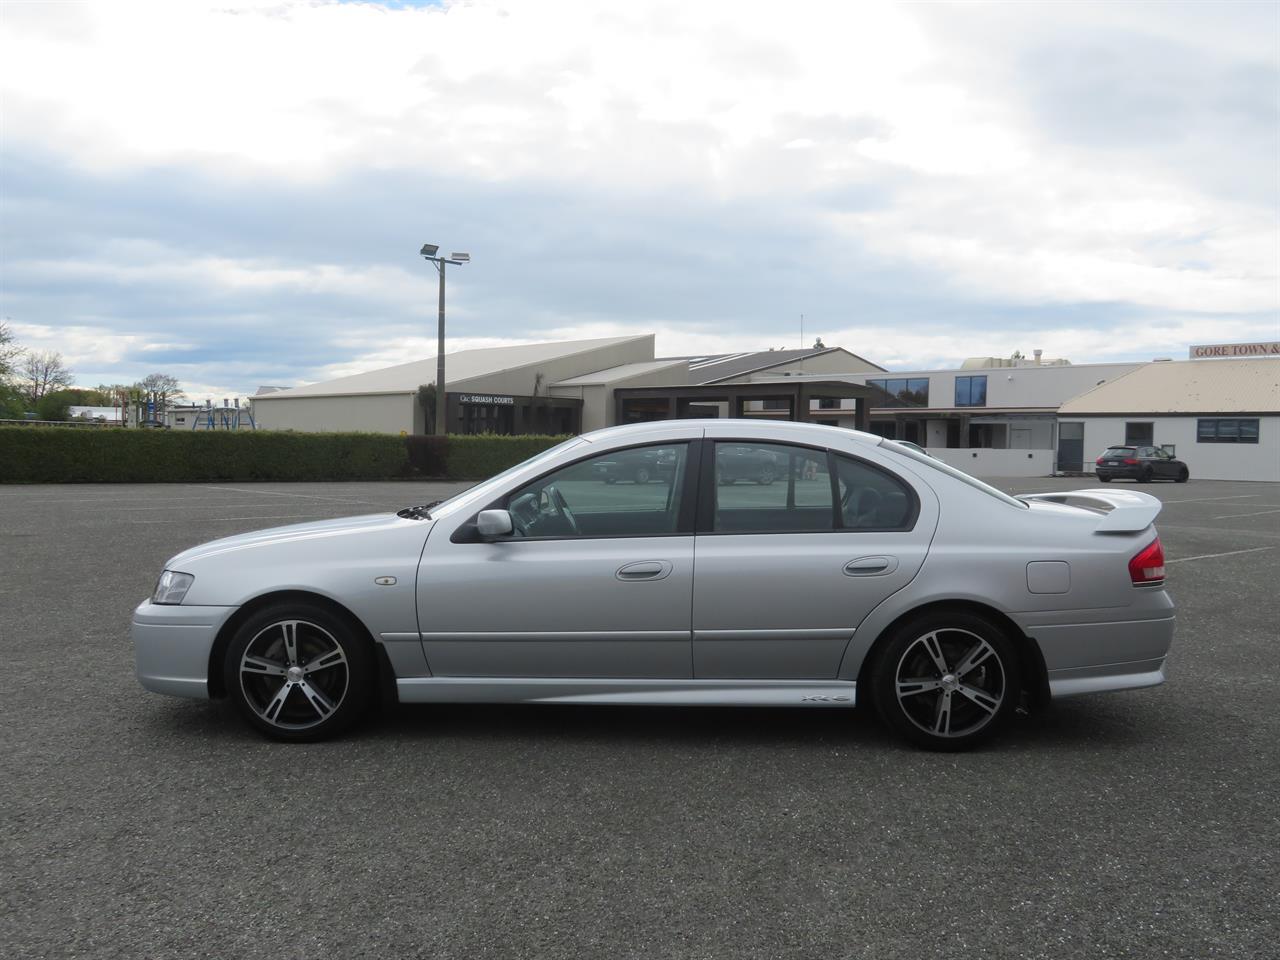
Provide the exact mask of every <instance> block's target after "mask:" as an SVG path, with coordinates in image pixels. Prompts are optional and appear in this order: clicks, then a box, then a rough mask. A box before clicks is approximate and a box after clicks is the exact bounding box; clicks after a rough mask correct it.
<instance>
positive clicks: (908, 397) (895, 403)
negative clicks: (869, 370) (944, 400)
mask: <svg viewBox="0 0 1280 960" xmlns="http://www.w3.org/2000/svg"><path fill="white" fill-rule="evenodd" d="M867 386H868V387H870V388H871V391H872V392H871V406H873V407H927V406H929V378H928V377H915V378H911V379H907V378H905V377H904V378H901V379H893V380H868V381H867Z"/></svg>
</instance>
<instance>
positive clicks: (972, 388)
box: [956, 374, 987, 407]
mask: <svg viewBox="0 0 1280 960" xmlns="http://www.w3.org/2000/svg"><path fill="white" fill-rule="evenodd" d="M986 405H987V376H986V374H983V375H982V376H980V377H956V406H957V407H985V406H986Z"/></svg>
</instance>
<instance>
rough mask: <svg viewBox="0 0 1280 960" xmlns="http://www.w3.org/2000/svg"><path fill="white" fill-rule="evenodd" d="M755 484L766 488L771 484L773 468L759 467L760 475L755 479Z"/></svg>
mask: <svg viewBox="0 0 1280 960" xmlns="http://www.w3.org/2000/svg"><path fill="white" fill-rule="evenodd" d="M756 482H757V483H760V484H763V485H764V486H766V487H767V486H768V485H769V484H771V483H773V467H761V468H760V475H759V476H758V477H756Z"/></svg>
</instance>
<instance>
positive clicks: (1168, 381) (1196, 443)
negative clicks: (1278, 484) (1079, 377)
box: [1058, 358, 1280, 480]
mask: <svg viewBox="0 0 1280 960" xmlns="http://www.w3.org/2000/svg"><path fill="white" fill-rule="evenodd" d="M1058 424H1059V431H1060V432H1061V431H1064V430H1065V431H1068V432H1069V433H1071V434H1072V435H1074V434H1076V433H1078V434H1079V435H1080V438H1081V440H1082V446H1083V450H1084V467H1085V469H1086V470H1092V469H1093V458H1095V457H1097V456H1098V455H1099V454H1100V453H1102V451H1103V450H1105V449H1106V448H1107V447H1109V446H1118V445H1127V446H1153V447H1165V448H1171V449H1172V451H1173V453H1174V456H1176V457H1177V458H1178V459H1179V460H1182V461H1183V462H1185V463H1186V464H1187V468H1188V470H1189V471H1190V472H1191V476H1192V478H1199V479H1202V480H1280V358H1273V359H1242V360H1234V359H1221V360H1180V361H1156V362H1154V363H1147V364H1144V365H1143V366H1141V367H1139V368H1138V369H1136V370H1134V371H1132V372H1131V373H1128V374H1125V375H1124V376H1122V377H1117V378H1116V379H1114V380H1112V381H1110V382H1108V383H1104V384H1102V385H1101V386H1098V387H1095V388H1094V389H1092V390H1089V391H1087V392H1085V393H1082V394H1080V395H1079V396H1077V397H1075V398H1073V399H1071V400H1068V401H1067V402H1066V403H1064V404H1063V405H1062V407H1061V408H1060V409H1059V411H1058Z"/></svg>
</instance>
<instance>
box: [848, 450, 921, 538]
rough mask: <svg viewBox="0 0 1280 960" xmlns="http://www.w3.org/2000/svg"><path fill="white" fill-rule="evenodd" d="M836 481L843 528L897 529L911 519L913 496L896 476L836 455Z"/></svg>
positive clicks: (914, 505)
mask: <svg viewBox="0 0 1280 960" xmlns="http://www.w3.org/2000/svg"><path fill="white" fill-rule="evenodd" d="M836 480H837V483H836V488H837V490H838V491H839V495H840V522H841V526H842V527H844V528H845V529H847V530H901V529H905V528H908V527H910V526H911V525H912V524H913V522H914V521H915V513H916V499H915V496H914V495H913V494H912V492H911V489H910V488H909V487H908V486H907V485H906V484H905V483H903V482H902V481H901V480H899V479H898V478H897V477H894V476H891V475H889V474H888V473H886V472H884V471H883V470H880V469H878V468H876V467H873V466H871V465H870V464H867V463H863V462H862V461H860V460H851V459H849V458H848V457H842V456H840V455H839V454H837V455H836Z"/></svg>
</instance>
